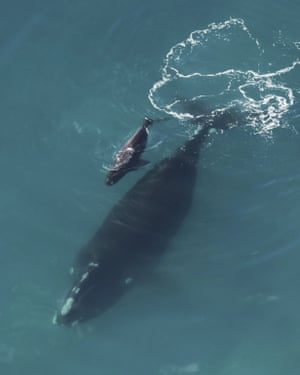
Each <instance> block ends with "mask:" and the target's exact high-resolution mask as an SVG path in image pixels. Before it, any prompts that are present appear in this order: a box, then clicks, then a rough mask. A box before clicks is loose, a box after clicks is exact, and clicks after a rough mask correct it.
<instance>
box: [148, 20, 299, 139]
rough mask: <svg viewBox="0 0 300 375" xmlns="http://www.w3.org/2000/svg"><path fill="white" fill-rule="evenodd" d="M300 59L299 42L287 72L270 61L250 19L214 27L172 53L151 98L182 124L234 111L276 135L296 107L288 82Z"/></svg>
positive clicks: (258, 128)
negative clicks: (274, 132) (250, 29)
mask: <svg viewBox="0 0 300 375" xmlns="http://www.w3.org/2000/svg"><path fill="white" fill-rule="evenodd" d="M295 51H296V56H295ZM298 55H299V45H298V44H297V43H294V44H293V53H291V57H290V58H289V59H288V60H289V62H288V63H287V66H284V67H282V66H280V65H279V64H277V62H274V61H273V62H269V61H268V59H267V53H266V51H265V49H264V48H263V47H262V45H261V43H260V42H259V41H258V40H257V39H256V38H254V36H253V35H252V34H251V32H250V31H249V29H248V28H247V26H246V24H245V22H244V20H242V19H229V20H227V21H225V22H222V23H218V24H217V23H212V24H210V25H209V26H208V28H207V29H204V30H196V31H193V32H192V33H191V34H190V35H189V37H188V38H187V39H186V40H183V41H181V42H179V43H177V44H176V45H175V46H173V47H172V48H171V49H170V50H169V52H168V53H167V55H166V57H165V60H164V64H163V67H162V69H161V74H162V77H161V79H160V80H159V81H158V82H156V83H155V84H154V85H153V86H152V88H151V89H150V91H149V95H148V98H149V100H150V102H151V103H152V105H153V107H154V108H156V109H158V110H160V111H163V112H165V113H166V114H168V115H171V116H173V117H175V118H177V119H179V120H188V119H194V118H195V117H202V116H211V117H214V116H216V115H218V113H220V112H221V113H224V111H231V110H234V111H236V112H238V113H240V114H242V115H243V117H244V120H246V121H245V122H246V124H248V125H250V126H252V127H254V129H255V131H256V132H258V133H265V134H266V133H270V132H271V131H272V130H273V129H275V128H277V127H279V126H283V125H284V124H285V115H286V114H287V113H288V111H289V109H290V108H291V107H292V106H293V105H294V104H295V93H294V89H292V88H291V87H289V85H288V84H287V83H286V82H285V80H284V78H285V77H286V76H288V75H289V74H290V73H293V71H295V70H296V69H298V66H299V65H300V61H299V59H298ZM276 65H278V66H276ZM298 73H299V72H298ZM296 91H297V90H296Z"/></svg>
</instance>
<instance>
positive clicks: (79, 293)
mask: <svg viewBox="0 0 300 375" xmlns="http://www.w3.org/2000/svg"><path fill="white" fill-rule="evenodd" d="M126 285H127V284H126V283H125V284H124V283H122V280H121V279H120V281H119V278H118V277H117V278H116V279H111V273H110V272H105V270H103V269H102V267H101V266H100V265H99V263H97V262H90V263H89V264H88V266H87V268H86V269H85V270H83V271H82V272H81V273H80V274H79V276H78V277H77V279H76V280H75V282H74V283H73V286H72V287H71V289H70V290H69V292H68V293H67V295H66V297H65V299H64V301H63V303H62V305H61V306H60V307H59V309H58V311H57V312H56V314H55V316H54V318H53V323H54V324H58V325H65V326H73V325H75V324H76V323H80V322H84V321H86V320H89V319H92V318H94V317H96V316H98V315H99V314H100V313H102V312H104V311H105V310H107V309H108V308H109V307H110V306H111V305H112V304H113V303H114V301H115V300H116V299H118V298H119V297H120V295H121V294H122V293H123V292H124V290H125V289H126V288H125V287H124V286H126Z"/></svg>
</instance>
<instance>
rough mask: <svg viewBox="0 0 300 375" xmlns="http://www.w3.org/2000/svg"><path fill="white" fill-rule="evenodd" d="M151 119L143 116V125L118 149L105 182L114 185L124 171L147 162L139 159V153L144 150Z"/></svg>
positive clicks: (123, 174)
mask: <svg viewBox="0 0 300 375" xmlns="http://www.w3.org/2000/svg"><path fill="white" fill-rule="evenodd" d="M152 123H153V120H151V119H150V118H147V117H145V119H144V123H143V125H142V126H141V127H140V128H139V129H138V130H137V131H136V132H135V133H134V135H133V136H132V137H131V138H130V139H129V140H128V141H127V142H126V143H125V145H124V146H123V147H122V148H121V149H120V151H118V153H117V154H116V157H115V159H114V161H113V165H112V167H111V168H110V170H109V172H108V174H107V176H106V180H105V182H106V184H107V185H114V184H115V183H116V182H118V181H119V180H120V179H121V178H122V177H123V176H125V174H126V173H128V172H130V171H133V170H135V169H138V168H139V167H141V166H144V165H146V164H148V163H149V162H148V161H146V160H142V159H141V154H142V153H143V152H144V151H145V148H146V144H147V139H148V135H149V130H148V128H149V126H150V125H151V124H152Z"/></svg>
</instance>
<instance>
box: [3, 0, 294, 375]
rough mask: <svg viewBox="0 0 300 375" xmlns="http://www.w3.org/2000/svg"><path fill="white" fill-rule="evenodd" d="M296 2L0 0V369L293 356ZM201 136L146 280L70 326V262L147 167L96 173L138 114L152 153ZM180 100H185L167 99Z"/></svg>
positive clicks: (212, 371)
mask: <svg viewBox="0 0 300 375" xmlns="http://www.w3.org/2000/svg"><path fill="white" fill-rule="evenodd" d="M299 14H300V3H299V1H296V0H288V1H285V2H278V1H277V2H274V1H270V0H261V1H257V0H256V1H255V0H253V1H252V2H249V1H244V0H240V1H234V0H229V1H227V2H224V1H220V0H212V1H209V2H204V1H200V0H185V1H184V0H164V1H158V0H153V1H151V2H146V1H137V0H130V1H127V2H124V1H121V0H111V1H109V2H108V1H107V2H104V1H100V0H98V1H96V0H89V1H82V0H73V1H69V0H61V1H57V0H56V1H51V2H50V1H37V0H27V1H26V2H24V1H20V0H11V1H10V2H8V1H2V2H1V4H0V82H1V85H0V106H1V126H0V154H1V158H0V163H1V167H2V168H1V171H2V176H1V182H0V206H1V237H0V243H1V253H0V261H1V263H0V267H1V284H0V292H1V303H0V373H1V374H6V375H10V374H12V375H18V374H36V373H43V374H44V375H48V374H64V375H65V374H74V375H77V374H78V375H79V374H86V375H94V374H95V375H96V374H97V375H102V374H103V375H125V374H128V375H129V374H130V375H137V374H138V375H141V374H143V375H175V374H176V375H186V374H195V375H250V374H251V375H253V374H255V375H282V374H287V375H288V374H293V375H294V374H297V373H298V371H299V368H300V328H299V327H300V318H299V313H298V311H299V308H300V302H299V292H298V287H299V285H300V276H299V265H300V236H299V230H298V222H299V219H300V206H299V204H298V203H299V198H300V146H299V145H300V135H299V127H300V109H299V102H300V32H299V21H298V15H299ZM199 102H201V103H202V104H201V106H202V108H203V110H202V111H201V112H200V113H199V112H197V115H198V116H199V121H201V119H202V117H203V116H204V117H205V118H206V119H214V118H215V116H217V115H218V114H219V113H227V112H230V113H234V121H231V125H232V127H231V128H230V129H229V130H226V131H217V132H215V133H212V134H211V135H210V137H209V139H208V141H207V142H206V144H205V145H204V146H203V149H202V153H201V159H200V162H199V165H198V179H197V186H196V190H195V194H194V198H193V206H192V209H191V210H190V212H189V214H188V216H187V217H186V219H185V221H184V224H183V226H182V228H181V229H180V231H179V232H178V233H177V234H176V236H175V237H174V238H173V240H172V242H171V244H170V246H169V248H168V249H167V252H166V254H165V256H164V257H163V258H162V260H161V263H160V265H159V267H158V269H157V272H156V274H157V275H155V276H156V277H154V280H152V279H151V280H149V282H146V283H145V284H143V285H140V286H138V287H137V288H135V289H132V290H131V291H130V292H129V293H128V294H127V295H126V296H125V297H124V298H122V299H121V300H120V301H119V302H118V303H117V304H115V305H114V306H113V308H111V309H110V310H109V311H107V312H106V313H104V314H103V315H101V316H99V317H98V318H97V319H94V320H92V321H90V322H87V323H85V324H82V325H78V326H75V327H72V328H66V327H60V326H56V325H54V324H53V323H52V318H53V315H54V313H55V311H56V309H57V308H58V306H59V305H60V303H61V301H62V299H63V298H64V296H65V293H66V291H67V290H68V288H69V287H70V275H69V268H70V266H71V264H72V261H73V258H74V257H75V255H76V254H77V253H78V251H79V249H80V247H81V246H82V245H83V244H85V243H86V242H87V241H88V240H89V239H90V237H91V236H92V234H93V233H94V231H95V230H96V229H97V228H98V227H99V226H100V225H101V222H102V220H103V218H104V217H105V215H106V214H107V213H108V212H109V210H110V209H111V207H112V206H113V205H114V204H115V203H116V202H117V201H118V200H119V199H120V198H121V197H122V196H123V195H124V194H125V193H126V192H127V191H128V190H129V189H130V188H131V187H132V186H133V184H134V183H135V182H136V181H137V180H138V179H139V178H141V176H143V175H144V173H146V171H147V170H149V168H151V165H150V166H147V167H145V168H143V169H141V170H139V171H137V172H134V173H131V174H128V175H127V176H125V177H124V179H122V181H120V182H119V183H118V184H117V185H115V186H113V187H107V186H105V185H104V177H105V173H106V168H107V166H108V165H109V163H110V162H111V160H112V156H113V155H114V153H115V152H116V151H117V150H118V147H120V146H121V145H122V143H123V142H124V140H125V139H126V138H128V137H129V136H130V135H131V134H132V133H133V132H134V130H135V129H136V128H137V127H138V126H139V125H140V124H141V122H142V120H143V117H144V116H150V117H153V118H158V117H162V116H166V115H168V116H170V117H171V120H170V121H169V122H165V123H160V124H156V125H155V126H153V129H152V130H151V134H150V140H149V149H148V150H147V151H146V155H145V157H146V158H147V159H149V160H151V164H152V165H153V164H154V163H155V162H158V161H159V160H161V159H162V158H164V157H166V156H167V155H170V154H171V153H172V152H173V151H174V150H175V149H176V147H177V146H178V145H180V144H181V143H183V142H184V140H185V139H187V138H188V137H189V135H190V134H191V132H192V131H193V128H192V125H191V121H190V120H191V116H192V115H193V114H194V113H192V111H191V108H195V107H198V103H199ZM183 104H184V105H183Z"/></svg>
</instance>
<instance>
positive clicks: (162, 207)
mask: <svg viewBox="0 0 300 375" xmlns="http://www.w3.org/2000/svg"><path fill="white" fill-rule="evenodd" d="M209 129H210V127H209V126H205V127H204V128H203V129H202V130H200V131H199V132H198V133H197V134H196V135H195V136H194V137H193V138H191V139H189V140H187V141H186V142H185V143H184V144H183V145H182V146H181V147H179V148H178V149H177V150H176V151H175V153H174V154H173V155H171V156H169V157H167V158H165V159H163V160H162V161H160V162H159V163H157V164H156V165H155V166H154V167H153V168H152V169H151V170H149V171H148V172H147V173H146V174H145V175H144V176H143V177H142V178H141V179H140V180H139V181H138V182H137V183H136V184H135V185H134V186H133V187H132V188H131V189H130V190H129V191H128V192H127V193H126V194H125V195H124V197H123V198H121V199H120V201H119V202H118V203H117V204H116V205H115V206H114V207H113V208H112V209H111V211H110V212H109V214H108V215H107V217H106V218H105V219H104V221H103V223H102V225H101V226H100V228H99V229H98V230H97V231H96V233H95V234H94V236H93V237H92V239H91V240H90V241H89V242H88V243H87V244H86V245H85V246H84V247H83V248H82V249H81V251H80V253H79V255H78V258H77V260H76V265H75V266H74V269H75V270H76V271H75V272H74V276H75V279H74V282H73V285H72V286H71V288H70V290H69V292H68V293H67V295H66V297H65V299H64V301H63V304H62V306H61V307H60V309H59V311H58V312H57V313H56V315H55V318H54V322H55V323H57V324H62V325H73V324H74V323H76V322H82V321H85V320H87V319H90V318H93V317H95V316H97V315H99V314H100V313H102V312H103V311H105V310H106V309H108V308H110V307H111V306H112V305H113V304H114V303H115V302H117V300H118V299H119V298H121V297H122V296H123V295H124V293H126V292H127V291H128V290H129V289H130V288H131V287H132V286H134V285H136V284H138V283H139V281H141V280H142V279H143V278H144V277H145V274H147V273H148V272H150V273H151V271H153V270H154V268H155V266H156V265H157V264H158V262H159V261H160V259H161V257H162V255H163V253H164V252H165V250H166V249H167V247H168V244H169V241H170V240H171V239H172V237H173V236H174V235H175V233H176V232H177V231H178V229H179V228H180V226H181V224H182V222H183V220H184V219H185V217H186V215H187V213H188V211H189V208H190V206H191V204H192V199H193V190H194V186H195V182H196V176H197V162H198V159H199V155H200V149H201V147H200V146H201V144H202V143H203V141H204V140H205V138H206V137H207V135H208V134H209Z"/></svg>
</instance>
